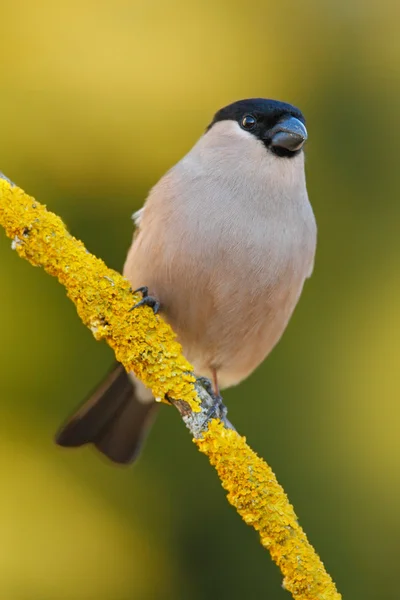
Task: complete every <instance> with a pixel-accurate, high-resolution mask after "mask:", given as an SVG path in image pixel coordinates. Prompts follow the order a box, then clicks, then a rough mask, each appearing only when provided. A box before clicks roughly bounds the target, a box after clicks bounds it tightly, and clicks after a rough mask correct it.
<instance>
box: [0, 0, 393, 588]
mask: <svg viewBox="0 0 400 600" xmlns="http://www.w3.org/2000/svg"><path fill="white" fill-rule="evenodd" d="M0 9H1V22H2V27H1V36H0V67H1V71H0V72H1V78H0V111H1V138H0V139H1V144H0V168H1V170H3V172H4V173H5V174H6V175H8V177H10V178H11V179H12V180H14V181H15V182H16V183H17V184H18V185H20V186H21V187H23V188H24V189H25V190H26V191H28V192H29V193H30V194H32V195H34V196H36V197H37V199H38V200H40V201H41V202H45V203H47V204H48V206H49V207H50V208H51V209H52V210H54V211H55V212H56V213H59V214H60V215H61V216H62V217H63V218H64V220H65V221H66V223H67V224H68V226H69V228H70V230H71V231H72V232H73V234H74V235H75V236H77V237H79V238H82V239H83V240H84V241H85V243H86V245H87V247H88V248H89V249H90V250H91V251H93V252H94V253H95V254H97V255H98V256H101V257H102V258H104V259H105V260H106V262H107V263H108V264H109V265H110V266H112V267H114V268H117V269H121V266H122V264H123V261H124V256H125V252H126V250H127V248H128V245H129V244H130V241H131V234H132V224H131V221H130V215H131V213H132V212H133V210H134V209H137V208H138V207H139V206H140V205H141V203H142V202H143V200H144V198H145V196H146V192H147V190H148V189H149V188H150V187H151V186H152V185H153V184H154V183H155V182H156V181H157V180H158V178H159V177H160V176H161V175H162V174H163V173H164V172H165V170H166V169H167V168H169V167H170V166H171V165H172V164H173V163H175V162H176V161H177V160H178V159H179V158H180V157H181V156H182V155H183V154H184V153H185V152H187V151H188V150H189V148H190V147H191V145H192V144H193V143H194V142H195V141H196V140H197V138H198V137H199V135H200V134H201V133H202V132H203V130H204V127H205V126H206V125H207V124H208V122H209V121H210V120H211V118H212V116H213V113H214V112H215V111H216V110H217V109H218V108H220V107H221V106H224V105H226V104H228V103H230V102H232V101H234V100H236V99H240V98H246V97H252V96H265V97H272V98H278V99H281V100H286V101H289V102H293V103H294V104H296V105H298V106H300V107H301V108H302V110H303V111H304V113H305V115H306V117H307V120H308V129H309V140H310V141H309V143H308V146H307V176H308V187H309V193H310V197H311V200H312V203H313V206H314V209H315V213H316V216H317V220H318V225H319V246H318V253H317V261H316V267H315V272H314V276H313V278H312V279H311V280H310V281H309V282H308V283H307V285H306V287H305V291H304V294H303V296H302V299H301V302H300V305H299V306H298V308H297V310H296V312H295V315H294V317H293V319H292V321H291V323H290V326H289V328H288V330H287V332H286V334H285V335H284V338H283V339H282V341H281V343H280V344H279V346H278V347H277V348H276V349H275V351H274V352H273V353H272V355H271V356H270V357H269V359H268V361H267V362H266V363H265V364H264V365H263V366H262V367H261V368H260V369H259V370H258V371H257V372H256V373H255V374H254V375H253V376H252V377H251V378H250V379H249V380H248V381H247V382H246V383H244V384H242V385H241V386H240V387H238V388H236V389H232V390H229V391H227V392H226V393H225V399H226V401H227V403H228V405H229V407H230V417H231V419H232V421H233V422H234V423H235V424H236V426H237V427H238V429H239V430H240V431H241V432H242V433H244V434H246V436H247V438H248V440H249V442H250V444H251V445H252V446H253V447H254V449H256V450H257V451H258V452H259V453H260V454H261V455H262V456H264V457H265V458H267V460H268V461H269V463H270V464H271V465H272V467H273V469H274V470H275V472H276V473H277V476H278V479H279V480H280V482H281V483H282V484H283V486H284V487H285V489H286V491H287V492H288V494H289V496H290V499H291V501H292V502H293V504H294V506H295V509H296V511H297V513H298V515H299V517H300V521H301V524H302V525H303V527H304V528H305V530H306V532H307V534H308V536H309V538H310V540H311V542H312V543H313V544H314V545H315V547H316V548H317V550H318V552H319V553H320V555H321V557H322V559H323V561H324V562H325V565H326V567H327V569H328V571H329V572H330V573H331V574H332V576H333V578H334V579H335V581H336V583H337V585H338V587H339V589H340V591H341V592H342V593H343V594H344V597H345V598H349V599H350V598H351V599H352V600H361V599H362V600H369V599H371V600H372V599H374V600H375V599H377V598H384V599H385V600H394V599H398V598H399V589H398V568H399V567H398V561H399V556H400V542H399V539H400V537H399V536H400V516H399V502H400V443H399V424H400V406H399V390H400V375H399V373H400V369H399V364H398V362H399V361H398V359H399V355H400V342H399V326H400V315H399V304H400V278H399V268H398V265H399V251H400V236H399V217H400V207H399V201H398V193H399V192H398V190H399V181H398V173H399V168H398V164H397V163H398V149H397V141H398V140H397V136H396V133H397V134H398V133H399V132H400V112H399V110H398V97H399V92H400V79H399V75H400V38H399V35H398V23H399V18H400V4H399V3H395V2H392V1H391V0H381V1H380V2H379V3H377V2H373V1H372V0H363V1H362V2H361V1H360V0H331V1H322V2H320V1H317V0H305V1H303V2H289V3H287V2H286V3H277V2H268V1H266V0H265V1H261V0H253V2H252V3H248V4H247V5H245V4H243V3H242V2H239V0H229V1H228V0H214V1H213V2H210V1H208V0H206V1H205V0H203V1H200V0H197V1H195V2H193V1H192V2H185V1H184V0H169V1H168V2H165V1H164V2H163V1H162V0H148V1H147V2H145V1H144V0H142V2H134V1H132V0H113V1H111V0H100V1H99V0H97V1H96V2H94V1H93V0H79V2H78V1H76V0H69V1H68V2H64V1H62V2H51V1H50V0H35V1H30V2H29V1H27V2H23V1H21V0H13V1H11V0H9V1H8V2H6V1H4V0H1V1H0ZM0 261H1V269H2V270H1V273H2V286H1V295H0V314H1V336H2V340H1V346H0V354H1V365H2V368H1V379H0V381H1V408H0V417H1V435H0V449H1V451H0V465H1V478H2V484H1V494H0V531H1V547H0V598H1V599H4V600H54V599H57V600H92V599H93V600H94V599H96V600H129V599H138V600H165V599H174V600H178V599H182V600H183V599H184V600H187V599H191V600H209V599H211V598H230V599H231V600H235V599H239V598H259V597H265V598H271V599H273V600H280V599H284V598H288V597H289V595H288V593H287V592H285V591H283V590H282V589H281V576H280V573H279V571H278V569H277V568H276V567H275V566H274V565H273V564H272V562H271V560H270V558H269V555H268V553H267V552H266V551H264V550H263V549H262V548H261V546H260V545H259V543H258V539H257V535H256V534H255V533H254V532H253V531H252V530H251V529H250V528H248V527H246V526H245V525H244V523H243V522H242V521H241V520H240V518H239V517H238V516H237V515H236V514H235V512H234V510H233V508H231V507H230V506H229V505H228V504H227V502H226V500H225V497H224V492H223V490H222V489H221V488H220V484H219V481H218V479H217V477H216V475H215V473H214V471H213V469H212V468H211V467H210V466H209V465H208V464H207V461H206V459H205V458H204V457H203V456H201V455H200V454H199V453H198V452H197V451H196V449H195V447H194V446H193V444H192V443H191V440H190V437H189V434H188V433H187V432H186V430H185V428H184V427H183V425H182V423H181V421H180V419H179V417H178V415H177V414H176V413H175V411H174V410H172V409H169V408H168V407H165V408H164V409H163V410H162V411H161V412H162V414H161V417H160V418H159V420H158V422H157V424H156V426H155V428H154V431H153V433H152V435H151V439H150V441H149V443H148V445H147V447H146V451H145V453H144V455H143V457H142V459H141V461H140V462H139V463H138V465H137V466H135V467H134V468H131V469H118V468H113V467H111V466H110V465H109V464H107V463H105V462H103V461H102V460H101V459H100V457H99V455H97V454H95V452H94V451H92V450H90V449H87V448H85V449H82V450H78V451H65V450H64V451H63V450H62V449H60V448H57V447H56V446H54V445H53V442H52V439H53V434H54V432H55V431H56V429H57V428H58V426H59V424H60V422H61V421H62V420H63V419H64V418H65V416H66V415H68V414H69V413H70V412H71V410H72V409H73V408H74V406H75V405H76V404H77V403H79V402H80V401H81V400H82V399H83V398H84V397H85V396H86V394H87V393H88V392H89V391H90V390H91V389H92V387H93V386H94V385H95V384H96V383H97V381H98V380H99V379H100V378H101V377H102V376H103V374H104V372H105V370H106V369H107V368H108V367H109V366H110V365H111V363H112V360H113V356H112V353H111V351H110V350H109V349H108V348H107V347H106V346H105V345H101V344H98V343H96V342H95V340H94V339H93V337H92V335H91V333H90V332H89V331H88V330H87V329H85V327H84V326H83V325H82V324H81V323H80V321H79V319H78V318H77V315H76V312H75V309H74V307H73V305H72V304H71V303H70V302H69V301H68V299H67V298H66V296H65V292H64V290H63V288H62V287H61V286H60V285H59V284H58V283H57V282H56V281H55V280H53V279H51V278H50V277H49V276H47V275H46V274H45V273H44V272H42V271H41V270H39V269H34V268H32V267H31V266H30V265H29V264H28V263H26V262H24V261H22V260H20V259H19V258H18V257H17V255H16V254H15V253H13V252H12V251H11V249H10V240H8V239H6V237H5V235H4V234H2V233H1V232H0Z"/></svg>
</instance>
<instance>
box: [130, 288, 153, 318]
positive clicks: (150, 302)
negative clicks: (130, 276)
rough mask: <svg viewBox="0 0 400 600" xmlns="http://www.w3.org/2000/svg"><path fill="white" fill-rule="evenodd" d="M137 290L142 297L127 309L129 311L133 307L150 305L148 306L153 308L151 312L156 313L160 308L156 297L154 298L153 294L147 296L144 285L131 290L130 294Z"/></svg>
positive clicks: (147, 291)
mask: <svg viewBox="0 0 400 600" xmlns="http://www.w3.org/2000/svg"><path fill="white" fill-rule="evenodd" d="M139 292H140V293H141V294H142V299H141V300H140V301H139V302H138V303H137V304H135V305H134V306H132V308H130V309H129V312H130V311H131V310H133V309H134V308H138V307H139V306H150V308H152V309H153V312H154V314H155V315H156V314H157V313H158V311H159V310H160V303H159V301H158V300H157V299H156V298H154V296H149V289H148V287H147V286H146V285H144V286H142V287H140V288H137V290H133V292H132V294H138V293H139Z"/></svg>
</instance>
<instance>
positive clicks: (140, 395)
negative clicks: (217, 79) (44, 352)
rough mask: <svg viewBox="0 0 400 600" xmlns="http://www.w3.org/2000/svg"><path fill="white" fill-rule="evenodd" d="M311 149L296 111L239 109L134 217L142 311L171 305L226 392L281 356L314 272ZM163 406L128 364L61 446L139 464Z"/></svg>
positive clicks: (223, 117) (132, 258)
mask: <svg viewBox="0 0 400 600" xmlns="http://www.w3.org/2000/svg"><path fill="white" fill-rule="evenodd" d="M306 139H307V130H306V127H305V120H304V117H303V115H302V113H301V111H300V110H299V109H297V108H295V107H294V106H292V105H290V104H286V103H284V102H278V101H275V100H266V99H262V98H256V99H249V100H241V101H238V102H235V103H233V104H230V105H229V106H226V107H225V108H222V109H221V110H219V111H218V112H217V113H216V114H215V116H214V118H213V120H212V122H211V123H210V125H209V126H208V127H207V129H206V131H205V133H204V134H203V135H202V136H201V137H200V139H199V140H198V142H197V143H196V144H195V145H194V146H193V148H192V149H191V150H190V151H189V152H188V154H186V156H184V157H183V158H182V160H180V161H179V162H178V163H177V164H176V165H175V166H174V167H172V168H171V169H170V170H169V171H168V172H167V173H166V174H165V175H164V176H163V177H162V178H161V179H160V181H159V182H158V183H157V184H156V185H155V186H154V187H153V188H152V190H151V191H150V193H149V196H148V198H147V200H146V202H145V204H144V207H143V208H142V209H140V210H139V211H138V212H137V213H136V214H135V215H134V217H135V221H136V226H137V230H136V231H135V233H134V236H133V242H132V245H131V247H130V249H129V252H128V256H127V259H126V262H125V267H124V275H125V276H126V277H127V278H128V280H129V281H130V283H131V285H132V288H141V289H142V291H143V293H144V294H143V295H144V297H143V300H142V301H141V302H140V304H141V303H147V304H150V305H153V307H154V305H155V304H156V302H157V304H156V306H155V308H158V302H159V303H160V304H159V305H160V312H161V314H162V315H163V317H165V319H166V320H167V321H168V322H169V323H170V324H171V326H172V328H173V329H174V331H175V332H176V333H177V335H178V339H179V341H180V343H181V344H182V347H183V351H184V354H185V356H186V357H187V359H188V360H189V361H190V362H191V363H192V364H193V365H194V369H195V374H196V375H198V376H203V377H207V378H211V379H212V381H213V382H214V390H215V392H216V393H219V387H220V388H225V387H229V386H233V385H236V384H237V383H239V382H240V381H242V380H243V379H245V378H246V377H248V375H250V373H252V372H253V371H254V369H255V368H256V367H257V366H258V365H259V364H260V363H261V362H262V361H263V360H264V358H265V357H266V356H267V355H268V354H269V353H270V352H271V350H272V348H273V347H274V346H275V344H276V343H277V342H278V340H279V339H280V337H281V335H282V333H283V331H284V330H285V328H286V325H287V323H288V321H289V319H290V316H291V315H292V312H293V310H294V308H295V306H296V304H297V301H298V299H299V296H300V294H301V291H302V288H303V284H304V281H305V279H306V278H307V277H309V276H310V275H311V272H312V270H313V264H314V254H315V248H316V234H317V232H316V223H315V218H314V214H313V210H312V208H311V205H310V203H309V200H308V195H307V189H306V181H305V172H304V152H303V145H304V142H305V141H306ZM144 286H146V287H144ZM147 288H148V290H147ZM157 406H158V405H157V404H156V402H155V401H154V399H153V397H152V394H151V391H150V390H148V389H147V388H145V387H144V385H143V384H142V383H141V382H140V381H138V380H137V379H135V378H134V377H133V375H132V374H130V375H128V374H127V373H126V372H125V370H124V368H123V367H122V365H118V366H117V367H116V368H115V369H114V371H113V372H112V373H111V374H109V375H108V377H107V378H106V379H105V380H104V381H103V383H102V384H101V386H100V387H99V388H98V389H97V391H96V392H95V393H94V394H93V395H92V396H91V397H90V398H89V400H88V401H87V402H86V403H85V404H84V405H83V406H82V407H81V408H80V409H79V410H78V411H77V412H76V413H75V415H73V416H72V418H71V419H69V421H67V423H66V424H65V425H64V427H63V428H62V429H61V430H60V432H59V433H58V435H57V438H56V441H57V443H58V444H60V445H62V446H80V445H82V444H86V443H93V444H94V445H95V446H97V448H98V449H99V450H100V451H101V452H103V453H104V454H105V455H107V456H108V457H109V458H110V459H111V460H113V461H115V462H117V463H127V462H130V461H132V460H133V459H134V458H135V457H136V456H137V454H138V451H139V449H140V445H141V442H142V440H143V438H144V434H145V432H146V430H147V428H148V426H149V424H150V422H151V421H152V419H153V417H154V414H155V409H156V408H157Z"/></svg>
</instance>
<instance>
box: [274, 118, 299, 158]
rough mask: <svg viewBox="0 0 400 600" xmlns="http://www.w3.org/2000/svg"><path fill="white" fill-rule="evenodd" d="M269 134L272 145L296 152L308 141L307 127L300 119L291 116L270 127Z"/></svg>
mask: <svg viewBox="0 0 400 600" xmlns="http://www.w3.org/2000/svg"><path fill="white" fill-rule="evenodd" d="M269 135H270V136H271V146H273V147H278V148H284V149H285V150H289V151H291V152H295V151H296V150H300V148H302V146H303V144H304V142H305V141H306V139H307V129H306V128H305V125H303V123H302V122H301V121H299V119H296V117H289V118H287V119H284V120H283V121H280V122H279V123H277V124H276V125H275V127H273V128H272V129H270V130H269Z"/></svg>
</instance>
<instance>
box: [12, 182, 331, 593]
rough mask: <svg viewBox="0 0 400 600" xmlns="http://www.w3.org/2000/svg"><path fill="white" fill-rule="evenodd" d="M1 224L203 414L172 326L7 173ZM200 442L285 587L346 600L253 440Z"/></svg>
mask: <svg viewBox="0 0 400 600" xmlns="http://www.w3.org/2000/svg"><path fill="white" fill-rule="evenodd" d="M0 225H2V226H3V227H4V229H5V230H6V233H7V235H8V236H9V237H10V238H11V239H12V240H13V242H12V248H13V249H14V250H16V252H18V254H19V255H20V256H22V257H23V258H26V259H27V260H29V261H30V262H31V263H32V264H33V265H37V266H42V267H43V268H44V269H45V270H46V271H47V272H48V273H50V274H51V275H54V276H55V277H57V278H58V280H59V281H60V282H61V283H62V284H63V285H64V286H65V288H66V290H67V294H68V296H69V297H70V298H71V300H72V301H73V302H74V303H75V305H76V307H77V311H78V314H79V316H80V317H81V319H82V321H83V322H84V323H85V325H87V326H88V327H89V328H90V329H91V331H92V332H93V335H94V336H95V337H96V339H98V340H100V339H105V340H106V341H107V342H108V344H109V345H110V346H111V347H112V348H113V349H114V351H115V355H116V357H117V359H118V360H119V361H120V362H121V363H122V364H123V365H124V366H125V368H126V369H127V370H128V371H134V372H135V373H136V375H137V376H138V377H139V378H140V379H141V380H142V381H143V382H144V383H145V384H146V385H147V386H148V387H149V388H151V389H152V391H153V393H154V395H155V396H156V397H160V398H164V397H165V396H166V395H168V397H169V398H171V399H176V400H178V399H180V400H185V401H186V402H188V403H189V405H190V407H191V409H192V410H193V411H195V412H198V411H199V410H200V408H199V404H198V400H197V396H196V393H195V390H194V386H193V382H194V377H193V375H192V374H191V372H192V370H193V369H192V367H191V365H190V364H189V363H188V362H187V361H186V359H185V358H184V357H183V356H182V353H181V347H180V345H179V344H178V343H177V341H176V339H175V335H174V333H173V332H172V330H171V328H170V327H169V325H167V324H166V323H165V322H164V321H163V320H162V319H161V318H160V317H159V316H155V315H154V314H153V311H152V310H151V309H150V308H147V307H143V308H141V309H138V310H135V311H132V312H129V309H130V308H131V307H132V305H133V303H135V302H137V301H138V300H139V298H138V297H134V296H133V295H132V293H131V291H130V287H129V283H128V281H127V280H126V279H124V278H123V277H122V276H121V275H119V274H118V273H117V272H115V271H113V270H111V269H109V268H108V267H107V266H106V265H105V264H104V262H103V261H102V260H100V259H99V258H96V257H95V256H93V255H92V254H90V253H89V252H88V251H87V250H86V248H85V246H84V245H83V243H82V242H80V241H78V240H76V239H75V238H74V237H72V236H71V235H70V234H69V233H68V231H67V230H66V228H65V226H64V224H63V222H62V221H61V219H60V218H59V217H57V216H56V215H55V214H53V213H51V212H48V211H47V210H46V207H45V206H44V205H42V204H39V203H38V202H36V200H34V199H33V198H31V197H30V196H28V195H27V194H25V193H24V192H23V191H22V190H21V189H20V188H18V187H16V186H14V185H12V184H11V183H10V182H9V181H7V180H6V179H3V178H2V176H1V174H0ZM144 283H145V282H144ZM194 441H195V443H196V444H197V446H198V448H199V450H200V451H201V452H203V453H204V454H206V455H207V456H208V458H209V460H210V462H211V464H212V465H214V466H215V468H216V470H217V472H218V475H219V477H220V479H221V482H222V485H223V487H224V488H225V490H226V491H227V492H228V500H229V502H230V503H231V504H232V505H233V506H234V507H235V508H236V510H237V512H238V513H239V514H240V515H241V517H242V518H243V520H244V521H245V522H246V523H247V524H248V525H251V526H252V527H254V529H256V531H258V532H259V534H260V538H261V543H262V545H263V546H264V547H265V548H267V549H268V550H269V552H270V553H271V556H272V558H273V560H274V561H275V562H276V564H277V565H278V566H279V568H280V570H281V572H282V574H283V575H284V587H285V589H287V590H288V591H290V592H291V593H292V595H293V597H294V598H295V599H296V600H339V599H340V598H341V596H340V594H339V593H338V592H337V591H336V588H335V585H334V583H333V582H332V580H331V578H330V576H329V575H328V574H327V573H326V571H325V569H324V566H323V563H322V562H321V560H320V558H319V557H318V555H317V554H316V552H315V550H314V549H313V547H312V546H311V545H310V544H309V542H308V540H307V537H306V535H305V533H304V531H303V530H302V529H301V527H300V526H299V524H298V522H297V518H296V515H295V513H294V510H293V507H292V506H291V504H290V503H289V501H288V498H287V496H286V494H285V492H284V491H283V489H282V488H281V486H280V485H279V484H278V482H277V480H276V478H275V475H274V473H273V472H272V470H271V469H270V467H269V466H268V465H267V464H266V463H265V462H264V461H263V460H262V459H261V458H259V457H258V456H257V454H256V453H255V452H253V451H252V450H251V448H249V446H248V445H247V444H246V439H245V438H244V437H241V436H240V435H239V434H238V433H237V432H236V431H234V430H231V429H226V428H225V427H224V426H223V424H222V423H221V422H220V421H218V420H215V419H214V420H211V422H209V425H208V430H207V431H206V432H205V433H204V434H203V437H202V438H201V439H196V440H194Z"/></svg>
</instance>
